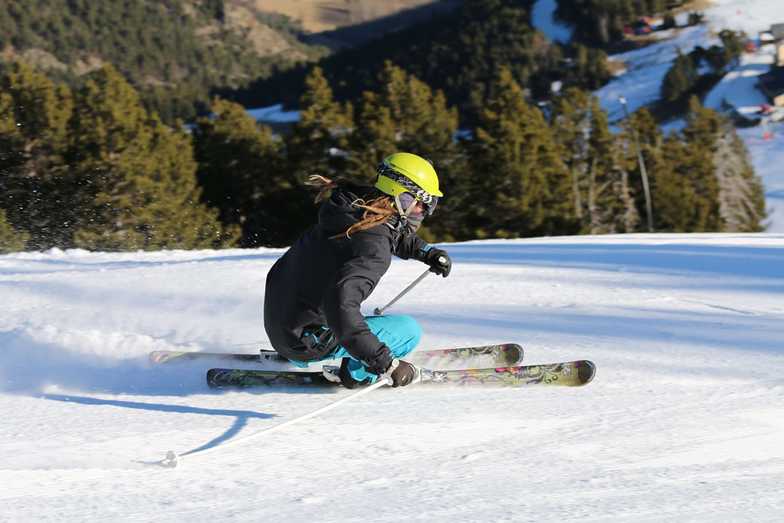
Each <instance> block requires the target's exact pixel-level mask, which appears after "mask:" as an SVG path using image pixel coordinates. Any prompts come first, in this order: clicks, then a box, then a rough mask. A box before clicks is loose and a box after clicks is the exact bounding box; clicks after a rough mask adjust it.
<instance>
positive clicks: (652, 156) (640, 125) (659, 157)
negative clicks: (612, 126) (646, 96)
mask: <svg viewBox="0 0 784 523" xmlns="http://www.w3.org/2000/svg"><path fill="white" fill-rule="evenodd" d="M625 124H626V125H625V129H624V132H623V133H621V134H620V135H619V136H618V137H617V145H618V148H619V150H620V152H621V157H620V164H619V167H620V169H621V172H622V173H624V174H625V175H626V176H627V180H628V188H629V193H630V195H631V198H632V199H633V200H634V207H635V209H636V212H633V214H636V215H637V216H638V217H640V218H639V221H637V227H638V230H641V231H643V230H644V231H647V230H648V227H647V222H648V220H647V202H646V201H645V191H644V187H643V181H642V178H643V175H642V171H641V168H640V162H639V158H638V154H637V147H638V144H639V147H640V153H641V155H642V159H643V163H644V165H645V168H646V171H647V175H648V180H649V184H650V186H649V188H650V193H651V199H652V205H651V207H652V209H653V225H654V229H655V230H659V226H658V216H659V213H658V211H657V207H656V202H657V194H656V193H657V179H658V178H659V177H660V176H661V173H662V172H663V171H666V170H667V169H670V166H668V165H665V164H666V162H665V159H664V156H663V154H662V147H663V143H664V137H663V135H662V132H661V129H660V128H659V125H658V124H657V123H656V120H655V119H654V118H653V115H652V114H651V112H650V111H648V110H647V109H645V108H643V109H639V110H637V111H635V112H634V114H632V115H631V118H629V119H628V120H627V121H626V122H625ZM667 172H669V171H667ZM643 216H644V217H645V219H644V220H643V219H642V218H641V217H643Z"/></svg>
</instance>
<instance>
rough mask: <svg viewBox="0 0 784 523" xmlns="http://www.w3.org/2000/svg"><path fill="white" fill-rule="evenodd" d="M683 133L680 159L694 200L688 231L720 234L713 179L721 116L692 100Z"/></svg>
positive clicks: (719, 214)
mask: <svg viewBox="0 0 784 523" xmlns="http://www.w3.org/2000/svg"><path fill="white" fill-rule="evenodd" d="M686 122H687V124H686V127H685V128H684V129H683V137H684V139H685V142H686V148H687V151H686V156H685V157H684V158H683V159H682V161H683V163H685V164H686V166H687V168H688V170H689V181H690V182H691V184H692V187H693V188H694V191H695V195H696V200H695V205H694V218H693V224H692V226H691V227H692V228H691V229H690V230H691V231H721V230H723V228H724V221H723V219H722V217H721V212H720V205H719V182H718V178H717V176H716V159H715V154H716V149H717V141H718V137H719V132H720V128H721V116H720V115H719V114H718V113H717V112H715V111H712V110H710V109H707V108H705V107H703V106H702V104H700V101H699V99H698V98H697V97H696V96H693V97H692V98H691V99H690V101H689V115H688V116H687V119H686Z"/></svg>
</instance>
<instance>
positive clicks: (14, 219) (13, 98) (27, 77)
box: [0, 62, 73, 249]
mask: <svg viewBox="0 0 784 523" xmlns="http://www.w3.org/2000/svg"><path fill="white" fill-rule="evenodd" d="M71 110H72V101H71V94H70V92H69V91H68V89H67V88H65V87H63V86H56V85H55V84H54V83H53V82H51V81H50V80H48V79H47V78H46V77H45V76H44V75H42V74H40V73H37V72H35V71H34V70H33V69H32V68H30V67H29V66H27V65H25V64H23V63H21V62H16V63H13V64H10V65H9V66H7V67H6V68H5V70H4V71H3V73H2V74H0V207H2V208H5V209H6V211H7V219H8V220H9V221H10V222H11V223H12V224H14V225H15V227H16V228H17V229H24V230H27V231H29V232H30V233H31V238H30V241H29V242H28V246H29V247H31V248H36V249H44V248H48V247H51V246H54V245H62V244H64V243H65V244H67V243H68V241H69V240H70V237H71V230H70V225H71V223H72V221H73V220H72V205H71V204H72V193H71V192H70V191H69V190H68V180H69V178H70V174H69V172H68V170H67V169H65V168H64V165H63V158H62V155H63V153H64V151H65V148H66V144H67V139H68V135H67V128H66V124H67V121H68V119H69V118H70V115H71Z"/></svg>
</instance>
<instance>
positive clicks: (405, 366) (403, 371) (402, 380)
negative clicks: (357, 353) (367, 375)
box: [338, 358, 419, 389]
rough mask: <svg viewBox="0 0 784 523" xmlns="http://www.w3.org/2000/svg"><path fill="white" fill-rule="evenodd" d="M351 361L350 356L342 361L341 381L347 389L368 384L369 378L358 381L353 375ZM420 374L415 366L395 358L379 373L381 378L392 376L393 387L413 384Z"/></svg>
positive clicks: (339, 375) (339, 374) (339, 373)
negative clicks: (350, 370) (350, 368)
mask: <svg viewBox="0 0 784 523" xmlns="http://www.w3.org/2000/svg"><path fill="white" fill-rule="evenodd" d="M349 361H350V359H349V358H343V361H342V362H340V371H339V372H338V377H339V378H340V382H341V383H342V384H343V386H344V387H346V388H347V389H354V388H357V387H359V386H360V385H367V384H368V383H369V380H362V381H357V380H355V379H354V378H353V377H352V376H351V373H350V372H349V370H348V364H349ZM368 370H369V369H368ZM371 372H372V371H371ZM418 375H419V371H418V370H417V368H416V367H415V366H413V365H412V364H410V363H409V362H407V361H402V360H394V361H393V362H392V364H391V365H390V366H389V368H388V369H387V371H386V372H383V373H379V377H380V378H381V379H384V378H390V379H391V380H392V386H393V387H405V386H406V385H409V384H411V382H413V381H414V380H415V379H416V378H417V376H418Z"/></svg>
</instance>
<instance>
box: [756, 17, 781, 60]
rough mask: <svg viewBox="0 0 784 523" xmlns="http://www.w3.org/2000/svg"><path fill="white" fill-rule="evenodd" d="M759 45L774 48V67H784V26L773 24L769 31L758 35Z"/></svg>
mask: <svg viewBox="0 0 784 523" xmlns="http://www.w3.org/2000/svg"><path fill="white" fill-rule="evenodd" d="M759 40H760V45H767V44H770V45H773V46H774V47H775V48H776V60H775V65H776V66H777V67H784V24H773V25H772V26H770V29H768V30H767V31H763V32H761V33H760V34H759Z"/></svg>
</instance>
